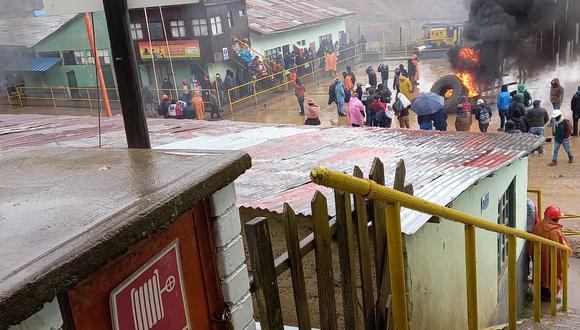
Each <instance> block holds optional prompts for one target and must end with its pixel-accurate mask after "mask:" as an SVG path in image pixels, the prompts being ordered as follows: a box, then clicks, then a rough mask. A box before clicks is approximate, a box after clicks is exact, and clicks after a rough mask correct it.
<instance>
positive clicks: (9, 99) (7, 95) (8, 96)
mask: <svg viewBox="0 0 580 330" xmlns="http://www.w3.org/2000/svg"><path fill="white" fill-rule="evenodd" d="M4 91H5V92H6V98H8V104H9V105H10V112H12V99H11V96H10V93H9V92H8V88H6V89H5V90H4Z"/></svg>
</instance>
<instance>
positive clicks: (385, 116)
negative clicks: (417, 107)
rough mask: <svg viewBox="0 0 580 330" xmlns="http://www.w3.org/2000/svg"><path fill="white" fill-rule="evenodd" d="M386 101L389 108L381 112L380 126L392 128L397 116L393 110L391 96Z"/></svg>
mask: <svg viewBox="0 0 580 330" xmlns="http://www.w3.org/2000/svg"><path fill="white" fill-rule="evenodd" d="M385 101H386V102H385V104H386V106H387V108H386V109H385V111H381V113H380V114H379V126H380V127H383V128H391V125H392V124H393V118H394V117H395V111H394V110H393V106H392V105H391V104H390V103H391V98H390V97H388V98H387V99H386V100H385Z"/></svg>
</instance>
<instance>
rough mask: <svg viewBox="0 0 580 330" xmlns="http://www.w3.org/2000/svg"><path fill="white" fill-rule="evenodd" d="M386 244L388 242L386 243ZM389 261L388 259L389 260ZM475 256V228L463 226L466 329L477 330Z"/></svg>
mask: <svg viewBox="0 0 580 330" xmlns="http://www.w3.org/2000/svg"><path fill="white" fill-rule="evenodd" d="M387 242H388V241H387ZM389 260H390V259H389ZM476 263H477V256H476V249H475V226H473V225H465V275H466V284H467V328H468V329H469V330H477V329H478V328H479V326H478V320H477V318H478V316H479V314H478V313H477V264H476Z"/></svg>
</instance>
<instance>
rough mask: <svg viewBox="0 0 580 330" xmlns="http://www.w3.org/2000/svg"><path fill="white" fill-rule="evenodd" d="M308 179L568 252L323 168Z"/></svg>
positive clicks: (543, 240) (548, 242) (534, 237)
mask: <svg viewBox="0 0 580 330" xmlns="http://www.w3.org/2000/svg"><path fill="white" fill-rule="evenodd" d="M310 178H311V179H312V181H313V182H314V183H316V184H319V185H322V186H325V187H330V188H335V189H339V190H343V191H348V192H351V193H353V194H356V195H359V196H361V197H365V198H368V199H374V200H381V201H386V202H391V203H395V202H398V203H401V206H404V207H406V208H409V209H412V210H415V211H419V212H423V213H427V214H431V215H435V216H438V217H440V218H444V219H448V220H451V221H455V222H460V223H462V224H464V225H473V226H476V227H478V228H481V229H485V230H488V231H493V232H495V233H498V234H503V235H513V236H517V237H519V238H523V239H526V240H528V241H533V242H539V243H542V244H544V245H547V246H553V247H555V248H558V249H561V250H566V251H570V248H568V247H567V246H565V245H562V244H560V243H556V242H554V241H551V240H549V239H546V238H543V237H540V236H537V235H534V234H531V233H528V232H525V231H523V230H520V229H516V228H511V227H506V226H502V225H498V224H496V223H492V222H489V221H487V220H484V219H481V218H478V217H476V216H473V215H470V214H467V213H463V212H461V211H457V210H454V209H452V208H448V207H446V206H442V205H439V204H436V203H432V202H429V201H427V200H424V199H422V198H419V197H416V196H412V195H409V194H406V193H404V192H400V191H398V190H395V189H392V188H389V187H385V186H382V185H380V184H378V183H376V182H374V181H372V180H368V179H360V178H356V177H353V176H350V175H347V174H344V173H342V172H339V171H336V170H333V169H329V168H324V167H317V168H314V169H313V170H312V172H311V173H310Z"/></svg>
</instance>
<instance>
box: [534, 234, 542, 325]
mask: <svg viewBox="0 0 580 330" xmlns="http://www.w3.org/2000/svg"><path fill="white" fill-rule="evenodd" d="M541 317H542V243H540V242H535V243H534V322H540V321H541Z"/></svg>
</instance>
